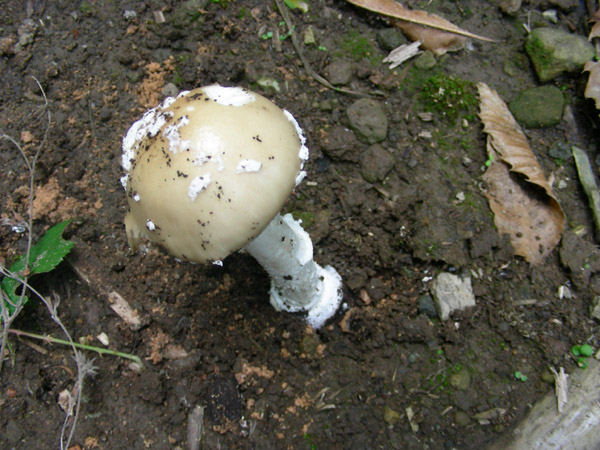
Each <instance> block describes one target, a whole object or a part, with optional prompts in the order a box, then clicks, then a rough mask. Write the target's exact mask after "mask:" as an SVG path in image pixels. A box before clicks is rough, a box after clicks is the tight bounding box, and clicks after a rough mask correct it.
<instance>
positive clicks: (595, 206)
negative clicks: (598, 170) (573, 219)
mask: <svg viewBox="0 0 600 450" xmlns="http://www.w3.org/2000/svg"><path fill="white" fill-rule="evenodd" d="M571 151H572V152H573V157H574V158H575V165H576V166H577V173H578V174H579V181H580V182H581V186H582V187H583V191H584V192H585V194H586V195H587V197H588V203H589V205H590V208H591V209H592V213H593V215H594V224H595V225H596V232H597V233H598V235H599V236H600V193H599V192H598V186H597V185H596V180H595V179H594V173H593V171H592V166H591V164H590V160H589V158H588V156H587V153H586V152H585V151H584V150H582V149H580V148H579V147H576V146H575V145H574V146H572V147H571Z"/></svg>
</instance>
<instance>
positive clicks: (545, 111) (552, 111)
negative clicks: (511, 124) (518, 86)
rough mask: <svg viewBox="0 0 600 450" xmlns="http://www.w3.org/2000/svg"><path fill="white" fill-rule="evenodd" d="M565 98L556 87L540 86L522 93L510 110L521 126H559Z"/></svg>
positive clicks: (510, 106) (513, 101) (510, 105)
mask: <svg viewBox="0 0 600 450" xmlns="http://www.w3.org/2000/svg"><path fill="white" fill-rule="evenodd" d="M564 106H565V98H564V96H563V93H562V92H561V91H560V89H558V88H557V87H555V86H539V87H535V88H531V89H526V90H524V91H521V92H520V93H519V94H518V95H517V96H516V97H515V98H514V99H513V100H512V101H511V102H510V103H509V104H508V108H509V109H510V111H511V112H512V114H513V116H514V117H515V119H516V120H517V122H519V123H520V124H522V125H524V126H526V127H528V128H546V127H553V126H554V125H557V124H558V123H559V122H560V120H561V118H562V114H563V109H564Z"/></svg>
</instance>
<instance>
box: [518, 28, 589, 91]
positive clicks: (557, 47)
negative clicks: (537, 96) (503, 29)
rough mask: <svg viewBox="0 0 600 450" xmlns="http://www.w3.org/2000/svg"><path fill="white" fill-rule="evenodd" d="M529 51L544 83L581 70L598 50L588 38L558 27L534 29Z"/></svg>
mask: <svg viewBox="0 0 600 450" xmlns="http://www.w3.org/2000/svg"><path fill="white" fill-rule="evenodd" d="M525 50H526V51H527V54H528V55H529V58H530V59H531V62H532V63H533V67H534V68H535V71H536V73H537V76H538V78H539V80H540V81H541V82H545V81H549V80H552V79H553V78H556V77H557V76H559V75H560V74H562V73H564V72H575V71H577V70H580V69H582V68H583V66H584V64H585V63H586V62H588V61H590V60H591V59H592V58H593V57H594V47H593V46H592V44H590V43H589V42H588V40H587V39H586V38H585V37H584V36H577V35H573V34H571V33H568V32H566V31H562V30H559V29H555V28H536V29H535V30H533V31H532V32H531V33H530V34H529V36H527V40H526V41H525Z"/></svg>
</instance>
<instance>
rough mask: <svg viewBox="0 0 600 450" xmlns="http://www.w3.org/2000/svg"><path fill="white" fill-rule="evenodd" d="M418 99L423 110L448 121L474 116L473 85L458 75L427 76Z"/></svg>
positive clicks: (472, 117)
mask: <svg viewBox="0 0 600 450" xmlns="http://www.w3.org/2000/svg"><path fill="white" fill-rule="evenodd" d="M419 100H420V101H421V102H422V106H423V109H424V110H425V111H427V112H432V113H436V114H438V115H440V116H441V117H443V118H444V119H447V120H448V121H450V122H455V121H456V119H457V118H462V117H464V118H466V119H468V120H473V119H474V118H475V113H476V110H475V107H476V105H477V98H476V95H475V86H474V84H473V83H472V82H470V81H467V80H463V79H461V78H458V77H452V76H448V75H445V74H438V75H434V76H432V77H429V78H428V79H427V80H426V81H425V84H424V85H423V88H422V89H421V92H420V94H419Z"/></svg>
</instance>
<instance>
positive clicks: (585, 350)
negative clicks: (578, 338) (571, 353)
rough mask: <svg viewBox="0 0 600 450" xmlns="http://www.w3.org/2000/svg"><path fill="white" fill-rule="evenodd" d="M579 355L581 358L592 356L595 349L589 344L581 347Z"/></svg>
mask: <svg viewBox="0 0 600 450" xmlns="http://www.w3.org/2000/svg"><path fill="white" fill-rule="evenodd" d="M579 354H580V355H581V356H592V355H593V354H594V347H592V346H591V345H589V344H583V345H582V346H581V347H579Z"/></svg>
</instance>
